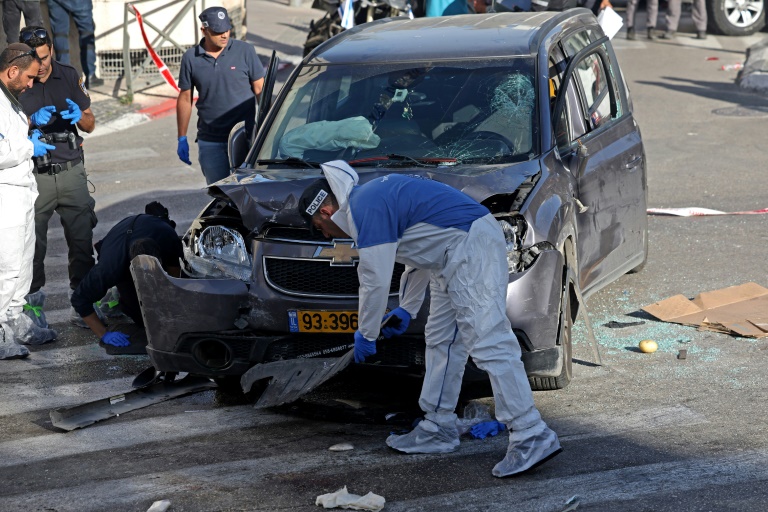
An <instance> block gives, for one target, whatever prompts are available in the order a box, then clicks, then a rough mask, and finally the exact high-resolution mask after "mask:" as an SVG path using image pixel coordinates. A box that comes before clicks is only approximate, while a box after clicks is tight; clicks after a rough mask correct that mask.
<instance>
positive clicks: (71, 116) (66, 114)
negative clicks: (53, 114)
mask: <svg viewBox="0 0 768 512" xmlns="http://www.w3.org/2000/svg"><path fill="white" fill-rule="evenodd" d="M67 105H69V109H67V110H63V111H62V112H61V118H62V119H67V120H69V124H77V123H78V122H79V121H80V120H81V119H82V118H83V111H82V110H80V106H78V104H77V103H75V102H74V101H72V100H71V99H69V98H67Z"/></svg>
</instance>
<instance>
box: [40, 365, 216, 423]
mask: <svg viewBox="0 0 768 512" xmlns="http://www.w3.org/2000/svg"><path fill="white" fill-rule="evenodd" d="M215 388H216V384H214V383H213V382H211V381H210V379H207V378H204V377H195V376H191V375H190V376H187V377H185V378H183V379H181V380H178V381H174V382H166V381H160V382H158V383H156V384H154V385H151V386H147V387H144V388H141V389H136V390H134V391H130V392H127V393H124V394H121V395H115V396H111V397H109V398H104V399H101V400H96V401H95V402H89V403H85V404H81V405H76V406H74V407H65V408H61V409H54V410H52V411H51V412H50V416H51V423H53V426H54V427H57V428H60V429H63V430H67V431H70V430H75V429H78V428H83V427H87V426H88V425H92V424H93V423H96V422H98V421H101V420H106V419H108V418H112V417H113V416H119V415H120V414H125V413H126V412H130V411H134V410H136V409H141V408H143V407H147V406H149V405H152V404H156V403H160V402H164V401H166V400H170V399H172V398H177V397H180V396H184V395H188V394H190V393H198V392H200V391H206V390H208V389H215Z"/></svg>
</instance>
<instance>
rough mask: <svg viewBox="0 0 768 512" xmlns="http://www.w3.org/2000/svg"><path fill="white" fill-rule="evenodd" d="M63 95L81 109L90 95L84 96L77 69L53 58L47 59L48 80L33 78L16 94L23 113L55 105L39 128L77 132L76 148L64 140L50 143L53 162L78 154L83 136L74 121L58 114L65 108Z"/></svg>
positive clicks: (88, 106)
mask: <svg viewBox="0 0 768 512" xmlns="http://www.w3.org/2000/svg"><path fill="white" fill-rule="evenodd" d="M67 98H69V99H71V100H72V101H74V102H75V103H77V106H79V107H80V110H85V109H87V108H90V106H91V98H90V97H89V96H88V93H87V92H86V90H85V86H84V85H83V80H82V79H81V78H80V74H79V73H78V72H77V70H76V69H75V68H73V67H72V66H68V65H66V64H62V63H60V62H57V61H55V60H53V59H51V74H50V75H49V76H48V80H46V81H45V83H42V82H38V81H37V80H35V82H34V85H33V86H32V88H31V89H27V90H26V91H24V92H23V93H21V95H20V96H19V101H20V102H21V104H22V106H23V107H24V113H25V114H27V117H29V116H31V115H32V114H34V113H35V112H37V111H38V110H40V109H41V108H43V107H46V106H48V105H53V106H55V107H56V112H55V113H54V114H53V117H52V118H51V122H50V123H48V124H47V125H45V126H42V127H39V128H38V129H39V130H40V131H42V132H43V133H54V132H65V131H70V132H74V133H75V135H76V136H77V148H78V149H69V146H68V145H67V143H66V142H57V143H55V144H54V146H56V151H51V161H52V162H53V163H61V162H69V161H70V160H76V159H78V158H80V145H81V144H82V143H83V138H82V137H80V134H79V133H78V131H77V125H74V124H70V120H68V119H62V118H61V113H62V112H63V111H65V110H69V105H67Z"/></svg>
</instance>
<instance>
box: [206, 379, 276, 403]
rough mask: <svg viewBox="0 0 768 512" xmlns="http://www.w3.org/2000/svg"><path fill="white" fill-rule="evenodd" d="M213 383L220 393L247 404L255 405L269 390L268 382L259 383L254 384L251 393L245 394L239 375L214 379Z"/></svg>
mask: <svg viewBox="0 0 768 512" xmlns="http://www.w3.org/2000/svg"><path fill="white" fill-rule="evenodd" d="M213 381H214V382H215V383H216V385H217V386H218V391H220V392H221V393H224V394H225V395H227V396H228V397H229V398H231V399H240V400H242V401H244V402H247V403H253V402H255V401H256V400H258V399H259V397H260V396H261V394H262V393H263V392H264V390H265V389H266V388H267V382H264V381H259V382H255V383H254V384H253V386H252V387H251V390H250V391H248V392H247V393H243V388H242V386H241V385H240V376H238V375H227V376H226V377H214V379H213Z"/></svg>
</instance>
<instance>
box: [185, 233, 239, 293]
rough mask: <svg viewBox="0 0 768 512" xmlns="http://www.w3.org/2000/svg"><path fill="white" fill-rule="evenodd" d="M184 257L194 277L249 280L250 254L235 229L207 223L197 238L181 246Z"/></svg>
mask: <svg viewBox="0 0 768 512" xmlns="http://www.w3.org/2000/svg"><path fill="white" fill-rule="evenodd" d="M192 247H194V252H193V249H192ZM184 257H185V259H186V260H187V263H188V264H189V267H190V269H191V270H192V271H193V272H194V273H195V274H197V275H196V277H209V278H210V277H214V278H215V277H233V278H235V279H240V280H241V281H245V282H248V281H250V278H251V256H250V255H249V254H248V251H247V250H246V248H245V241H244V240H243V236H242V235H241V234H240V233H238V232H237V231H236V230H234V229H230V228H226V227H224V226H208V227H207V228H205V229H204V230H203V231H202V232H201V233H200V235H199V236H198V237H197V239H196V241H194V242H191V243H190V244H189V246H187V247H184Z"/></svg>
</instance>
